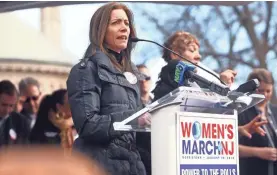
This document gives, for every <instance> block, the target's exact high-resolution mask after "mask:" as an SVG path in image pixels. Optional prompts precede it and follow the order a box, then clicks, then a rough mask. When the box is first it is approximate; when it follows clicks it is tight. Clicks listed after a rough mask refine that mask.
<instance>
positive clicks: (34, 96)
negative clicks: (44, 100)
mask: <svg viewBox="0 0 277 175" xmlns="http://www.w3.org/2000/svg"><path fill="white" fill-rule="evenodd" d="M18 86H19V94H20V96H21V98H24V99H25V101H24V103H23V108H22V111H21V114H23V115H24V116H25V117H26V120H27V122H28V123H29V128H30V130H31V129H32V128H33V126H34V125H35V122H36V118H37V112H38V108H39V103H40V97H41V92H40V84H39V82H38V81H37V80H36V79H34V78H32V77H27V78H24V79H22V80H21V81H20V82H19V85H18Z"/></svg>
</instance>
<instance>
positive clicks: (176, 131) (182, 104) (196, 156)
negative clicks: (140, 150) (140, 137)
mask: <svg viewBox="0 0 277 175" xmlns="http://www.w3.org/2000/svg"><path fill="white" fill-rule="evenodd" d="M263 99H264V96H263V95H260V94H244V95H243V96H240V97H237V98H234V96H233V97H232V99H230V98H229V97H226V96H220V95H218V94H216V93H214V92H211V91H209V90H207V89H199V88H190V87H179V88H178V89H175V90H174V91H172V92H170V93H169V94H167V95H166V96H164V97H162V98H161V99H159V100H157V101H155V102H153V103H152V104H150V105H149V106H147V107H145V108H143V109H142V110H140V111H138V112H137V113H135V114H133V115H132V116H130V117H129V118H127V119H125V120H124V121H122V122H115V123H114V128H115V130H119V131H136V132H151V157H152V174H153V175H238V174H239V156H238V123H237V117H238V113H240V112H243V111H244V110H246V109H248V108H250V107H252V106H254V105H256V104H258V103H259V102H261V101H262V100H263ZM145 112H149V113H151V115H152V118H151V126H148V127H141V126H138V125H136V124H134V123H136V122H134V120H137V118H138V117H139V116H141V115H142V114H144V113H145ZM130 123H131V124H130Z"/></svg>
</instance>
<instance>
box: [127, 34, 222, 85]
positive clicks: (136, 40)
mask: <svg viewBox="0 0 277 175" xmlns="http://www.w3.org/2000/svg"><path fill="white" fill-rule="evenodd" d="M130 41H131V42H139V41H144V42H149V43H154V44H156V45H158V46H160V47H162V48H164V49H166V50H168V51H170V52H172V53H174V54H175V55H177V56H179V57H180V58H183V59H184V60H186V61H187V62H189V63H191V64H192V65H194V66H196V67H198V68H200V69H202V70H204V71H206V72H208V73H209V74H211V75H213V76H214V77H216V78H217V79H218V80H219V81H220V82H221V83H222V84H223V85H226V83H224V82H223V81H222V80H221V79H220V78H219V77H218V76H217V75H215V74H214V73H213V72H211V71H209V70H207V69H205V68H203V67H201V66H199V65H197V64H194V63H193V62H192V61H190V60H188V59H186V58H185V57H183V56H181V55H180V54H178V53H176V52H174V51H173V50H171V49H169V48H167V47H165V46H163V45H161V44H159V43H157V42H155V41H151V40H146V39H139V38H130Z"/></svg>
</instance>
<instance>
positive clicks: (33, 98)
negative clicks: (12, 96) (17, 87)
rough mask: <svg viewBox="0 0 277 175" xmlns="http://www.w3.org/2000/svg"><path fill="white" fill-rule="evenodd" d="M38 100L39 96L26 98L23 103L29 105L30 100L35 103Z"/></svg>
mask: <svg viewBox="0 0 277 175" xmlns="http://www.w3.org/2000/svg"><path fill="white" fill-rule="evenodd" d="M38 99H39V96H32V97H28V98H26V100H25V103H30V101H31V100H33V101H37V100H38Z"/></svg>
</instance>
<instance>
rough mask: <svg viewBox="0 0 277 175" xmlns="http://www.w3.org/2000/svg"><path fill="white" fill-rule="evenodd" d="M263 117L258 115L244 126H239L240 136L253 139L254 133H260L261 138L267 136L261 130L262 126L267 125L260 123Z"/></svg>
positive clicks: (264, 122) (263, 122)
mask: <svg viewBox="0 0 277 175" xmlns="http://www.w3.org/2000/svg"><path fill="white" fill-rule="evenodd" d="M260 119H261V115H257V116H256V117H255V118H254V119H253V120H251V121H250V122H249V123H247V124H246V125H243V126H239V128H238V130H239V134H241V135H243V136H246V137H248V138H250V139H251V137H252V134H253V133H258V134H260V135H261V136H265V131H264V130H263V129H262V128H261V126H262V125H264V124H266V123H267V121H266V120H263V121H259V120H260Z"/></svg>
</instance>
